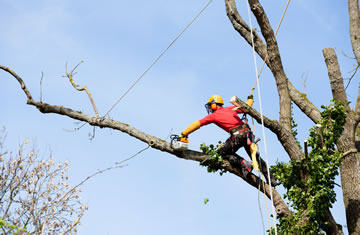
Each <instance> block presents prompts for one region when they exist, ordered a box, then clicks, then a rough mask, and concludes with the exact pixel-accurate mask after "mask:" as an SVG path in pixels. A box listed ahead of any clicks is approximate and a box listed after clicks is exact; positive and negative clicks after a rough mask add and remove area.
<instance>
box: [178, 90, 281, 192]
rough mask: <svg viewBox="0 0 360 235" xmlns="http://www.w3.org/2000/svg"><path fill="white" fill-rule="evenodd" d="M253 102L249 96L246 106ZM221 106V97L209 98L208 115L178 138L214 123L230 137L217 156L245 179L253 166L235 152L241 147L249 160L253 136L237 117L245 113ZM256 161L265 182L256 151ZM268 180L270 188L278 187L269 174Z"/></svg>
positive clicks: (247, 126)
mask: <svg viewBox="0 0 360 235" xmlns="http://www.w3.org/2000/svg"><path fill="white" fill-rule="evenodd" d="M253 102H254V101H253V96H252V95H250V96H249V97H248V100H247V101H246V104H247V105H248V106H250V107H252V104H253ZM223 105H224V101H223V99H222V97H221V96H219V95H213V96H211V97H210V98H209V100H208V102H207V103H206V104H205V108H206V110H207V112H208V115H207V116H205V117H204V118H203V119H201V120H197V121H195V122H193V123H192V124H190V125H189V126H188V127H187V128H186V129H185V130H184V131H182V132H181V134H180V138H186V139H187V137H188V135H189V134H191V133H192V132H194V131H196V130H198V129H199V128H200V127H202V126H205V125H208V124H210V123H214V124H215V125H217V126H218V127H220V128H221V129H223V130H225V131H226V132H228V133H229V134H230V137H229V138H228V139H227V140H226V141H225V143H224V144H223V145H222V147H220V148H218V152H219V154H221V155H222V156H223V158H224V159H226V160H228V161H229V162H230V163H231V164H232V165H233V166H234V167H239V166H240V167H241V170H242V172H243V174H244V176H245V177H246V176H247V175H248V173H250V172H251V171H252V169H253V165H252V164H251V163H250V162H248V161H246V160H245V159H244V158H242V157H241V156H239V155H238V154H236V151H238V150H239V149H240V148H241V147H244V148H245V151H246V153H247V154H248V155H249V157H250V158H251V153H252V151H253V148H250V146H251V144H252V143H254V142H255V136H254V135H253V133H252V131H251V129H250V127H249V125H248V124H247V123H244V121H243V120H242V119H241V118H240V117H239V116H238V114H240V113H246V111H245V110H242V109H239V108H237V107H235V106H228V107H223ZM254 155H255V154H254ZM256 160H257V161H258V162H260V171H261V172H262V173H263V175H264V176H265V178H266V181H268V177H267V166H266V163H265V161H264V160H263V159H262V158H261V157H260V154H259V152H258V151H256ZM270 178H271V185H272V186H276V185H278V183H277V182H276V180H275V178H274V177H273V176H272V174H270Z"/></svg>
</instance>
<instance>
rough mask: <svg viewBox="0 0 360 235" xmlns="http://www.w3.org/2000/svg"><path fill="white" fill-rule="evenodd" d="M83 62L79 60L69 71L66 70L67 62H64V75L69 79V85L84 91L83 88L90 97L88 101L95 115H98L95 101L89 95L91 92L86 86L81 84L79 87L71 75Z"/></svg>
mask: <svg viewBox="0 0 360 235" xmlns="http://www.w3.org/2000/svg"><path fill="white" fill-rule="evenodd" d="M83 62H84V61H80V63H78V64H77V65H76V66H75V68H74V69H73V70H71V72H70V73H68V72H67V63H66V64H65V73H66V77H68V78H69V81H70V83H71V85H72V86H73V87H74V88H75V89H76V90H78V91H84V90H85V91H86V93H87V95H88V97H89V99H90V102H91V104H92V107H93V109H94V111H95V114H96V117H99V113H98V111H97V108H96V105H95V102H94V100H93V98H92V96H91V93H90V91H89V89H88V88H87V87H86V86H83V87H81V88H79V85H76V84H75V82H74V79H73V76H74V75H75V74H76V73H75V70H76V69H77V68H78V67H79V66H80V64H81V63H83Z"/></svg>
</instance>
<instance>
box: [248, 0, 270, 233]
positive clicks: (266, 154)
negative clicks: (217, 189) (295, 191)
mask: <svg viewBox="0 0 360 235" xmlns="http://www.w3.org/2000/svg"><path fill="white" fill-rule="evenodd" d="M246 3H247V9H248V16H249V24H250V30H251V44H252V49H253V59H254V67H255V75H256V83H257V88H258V98H259V107H260V114H261V126H262V134H263V139H264V150H265V157H266V158H265V159H266V164H267V173H268V182H269V186H270V187H269V188H270V198H271V209H272V213H273V219H274V227H275V235H277V227H276V216H275V208H274V200H273V195H272V186H271V179H270V169H269V161H268V152H267V145H266V135H265V128H264V116H263V111H262V103H261V92H260V84H259V76H258V69H257V62H256V53H255V45H254V36H253V30H252V22H251V16H250V4H249V0H247V1H246ZM264 191H265V188H264Z"/></svg>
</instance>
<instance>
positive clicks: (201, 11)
mask: <svg viewBox="0 0 360 235" xmlns="http://www.w3.org/2000/svg"><path fill="white" fill-rule="evenodd" d="M212 1H213V0H209V1H208V3H207V4H205V6H204V7H203V8H202V9H201V10H200V12H199V13H198V14H197V15H196V16H195V17H194V18H193V19H192V20H191V21H190V22H189V23H188V24H187V25H186V26H185V28H184V29H183V30H182V31H181V32H180V33H179V34H178V35H177V36H176V37H175V39H174V40H173V41H172V42H171V43H170V44H169V45H168V46H167V47H166V48H165V49H164V50H163V51H162V52H161V53H160V55H159V56H158V57H156V59H155V60H154V61H153V62H152V63H151V64H150V65H149V67H147V69H145V71H144V72H143V73H142V74H141V75H140V76H139V77H138V78H137V79H136V81H135V82H134V83H133V84H132V85H131V86H130V87H129V88H128V89H127V90H126V92H125V93H124V94H123V95H122V96H121V97H120V98H119V99H118V100H117V101H116V102H115V103H114V104H113V106H111V108H110V109H109V110H108V111H107V112H106V113H105V114H104V116H103V117H105V116H106V115H108V114H109V113H110V112H111V111H112V110H113V109H114V108H115V107H116V106H117V105H118V104H119V102H120V101H121V100H122V99H123V98H124V97H125V96H126V95H127V94H128V93H129V92H130V90H131V89H132V88H134V87H135V85H136V84H137V83H138V82H139V81H140V80H141V79H142V78H143V77H144V76H145V74H146V73H147V72H148V71H149V70H150V69H151V68H152V67H153V66H154V65H155V64H156V63H157V62H158V61H159V60H160V58H161V57H162V56H163V55H164V54H165V53H166V52H167V51H168V50H169V48H170V47H171V46H172V45H173V44H174V43H175V42H176V41H177V40H178V39H179V38H180V37H181V35H182V34H183V33H184V32H185V31H186V30H187V29H188V28H189V27H190V26H191V25H192V24H193V23H194V21H195V20H196V19H197V18H198V17H199V16H200V15H201V14H202V13H203V12H204V11H205V10H206V8H207V7H208V6H209V5H210V3H211V2H212Z"/></svg>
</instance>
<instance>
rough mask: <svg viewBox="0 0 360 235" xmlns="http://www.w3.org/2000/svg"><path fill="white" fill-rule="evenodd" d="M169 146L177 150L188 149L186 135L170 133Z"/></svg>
mask: <svg viewBox="0 0 360 235" xmlns="http://www.w3.org/2000/svg"><path fill="white" fill-rule="evenodd" d="M170 139H171V141H170V146H171V148H173V149H175V150H178V151H183V150H187V149H188V147H189V146H188V143H189V140H188V138H186V137H180V136H178V135H171V136H170Z"/></svg>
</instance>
